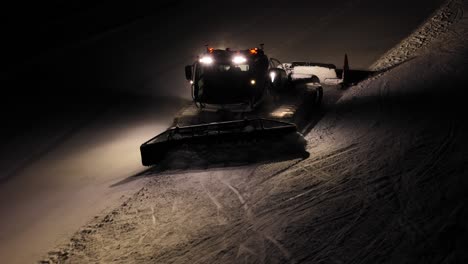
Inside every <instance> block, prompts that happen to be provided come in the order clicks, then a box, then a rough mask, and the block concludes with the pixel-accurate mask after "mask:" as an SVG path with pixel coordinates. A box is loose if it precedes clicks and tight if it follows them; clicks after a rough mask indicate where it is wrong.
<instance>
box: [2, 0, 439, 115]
mask: <svg viewBox="0 0 468 264" xmlns="http://www.w3.org/2000/svg"><path fill="white" fill-rule="evenodd" d="M442 2H443V1H442V0H426V1H407V0H393V1H375V0H348V1H346V0H329V1H256V2H249V1H232V2H229V1H226V2H220V1H203V3H201V2H198V1H165V2H163V3H161V2H158V3H157V4H155V1H152V2H143V1H136V2H132V3H127V4H121V3H118V4H117V3H115V2H112V1H107V0H100V1H84V2H78V1H72V2H63V1H56V2H48V4H43V3H41V4H39V3H36V4H35V5H34V6H25V5H19V4H17V6H16V7H13V8H11V9H10V10H9V11H10V12H8V13H9V14H8V16H7V18H6V22H5V23H2V25H3V26H2V27H3V29H2V31H3V32H4V34H3V36H4V40H5V42H4V43H5V44H6V47H7V48H5V49H3V54H2V57H3V61H4V63H3V65H2V68H1V78H2V79H3V83H4V84H5V87H4V91H7V94H8V96H10V94H11V97H12V98H17V97H18V96H20V97H21V98H23V99H24V100H30V99H31V101H33V102H34V103H33V104H38V105H39V108H40V105H41V104H40V102H38V101H41V100H42V99H44V100H48V101H51V102H52V103H54V102H55V101H57V100H56V98H67V99H66V100H73V99H77V98H79V100H82V99H83V98H85V100H91V99H90V98H91V97H97V96H103V94H104V96H109V95H114V94H119V93H121V92H124V93H129V94H152V95H171V96H180V97H184V98H188V97H189V91H188V87H187V85H186V82H185V80H184V77H183V69H182V68H183V66H184V65H185V64H190V63H191V62H192V61H193V59H194V57H195V56H196V55H197V54H198V53H199V52H200V51H202V50H203V46H204V44H207V43H209V44H210V45H212V46H215V47H231V48H247V47H251V46H255V45H257V44H259V43H265V47H266V51H267V54H268V55H270V56H272V57H276V58H278V59H280V60H282V61H290V60H309V61H321V62H330V63H334V64H336V65H337V66H341V64H342V58H343V54H344V53H345V52H347V53H348V55H349V57H350V63H351V67H353V68H366V67H368V66H369V65H370V64H371V63H372V62H373V61H374V60H376V59H377V58H378V57H379V56H380V55H381V54H382V53H383V52H385V51H386V50H387V49H389V48H391V47H392V46H393V45H395V44H396V43H397V42H398V41H399V40H400V39H401V38H403V37H405V36H406V35H407V34H409V33H410V32H411V30H412V29H414V28H415V27H416V26H417V25H419V24H420V23H421V22H422V21H423V18H422V17H427V15H429V14H430V13H431V12H432V11H433V10H435V8H437V6H438V5H440V4H441V3H442ZM421 14H426V15H421ZM90 95H91V96H90ZM32 99H34V100H32ZM77 100H78V99H77ZM12 101H14V100H12ZM24 107H27V106H24Z"/></svg>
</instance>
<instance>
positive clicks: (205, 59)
mask: <svg viewBox="0 0 468 264" xmlns="http://www.w3.org/2000/svg"><path fill="white" fill-rule="evenodd" d="M200 62H201V63H204V64H211V63H213V58H211V57H208V56H205V57H202V58H201V59H200Z"/></svg>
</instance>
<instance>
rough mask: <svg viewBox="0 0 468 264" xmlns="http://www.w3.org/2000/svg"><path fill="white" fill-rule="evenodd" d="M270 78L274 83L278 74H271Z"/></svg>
mask: <svg viewBox="0 0 468 264" xmlns="http://www.w3.org/2000/svg"><path fill="white" fill-rule="evenodd" d="M270 78H271V82H274V81H275V78H276V73H275V72H270Z"/></svg>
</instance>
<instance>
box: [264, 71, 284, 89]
mask: <svg viewBox="0 0 468 264" xmlns="http://www.w3.org/2000/svg"><path fill="white" fill-rule="evenodd" d="M268 79H269V81H270V83H271V88H272V89H273V90H274V91H281V90H283V89H285V87H286V82H287V79H288V76H287V74H286V71H285V70H283V69H279V68H272V69H270V70H269V71H268Z"/></svg>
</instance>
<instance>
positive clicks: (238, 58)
mask: <svg viewBox="0 0 468 264" xmlns="http://www.w3.org/2000/svg"><path fill="white" fill-rule="evenodd" d="M246 61H247V59H246V58H245V57H244V56H235V57H234V58H233V59H232V62H234V63H235V64H241V63H244V62H246Z"/></svg>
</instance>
